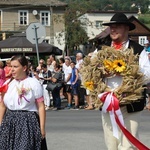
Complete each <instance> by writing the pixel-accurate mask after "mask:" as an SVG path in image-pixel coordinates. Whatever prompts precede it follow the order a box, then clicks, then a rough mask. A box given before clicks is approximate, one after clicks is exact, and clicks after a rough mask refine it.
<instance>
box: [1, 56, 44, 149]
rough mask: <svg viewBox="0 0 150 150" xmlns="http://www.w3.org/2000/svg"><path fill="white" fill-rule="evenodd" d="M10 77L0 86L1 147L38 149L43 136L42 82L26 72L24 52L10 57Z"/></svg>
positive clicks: (26, 62)
mask: <svg viewBox="0 0 150 150" xmlns="http://www.w3.org/2000/svg"><path fill="white" fill-rule="evenodd" d="M11 70H12V77H13V78H12V79H10V80H7V81H6V82H5V83H4V85H3V87H1V95H2V99H1V100H0V149H1V150H2V149H3V150H4V149H5V150H6V149H14V150H24V149H28V150H29V149H30V150H31V149H32V150H41V142H42V139H44V138H45V120H46V114H45V107H44V102H43V101H44V98H43V93H42V86H41V85H40V83H39V82H38V80H37V79H36V78H32V77H29V76H28V61H27V59H26V58H25V57H24V56H13V57H12V59H11Z"/></svg>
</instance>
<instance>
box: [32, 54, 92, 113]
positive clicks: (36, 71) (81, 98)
mask: <svg viewBox="0 0 150 150" xmlns="http://www.w3.org/2000/svg"><path fill="white" fill-rule="evenodd" d="M75 56H76V60H75V61H74V60H73V59H71V57H69V56H65V57H60V58H58V59H56V57H55V55H50V56H49V57H48V58H47V60H46V61H45V60H43V59H40V60H39V64H38V66H33V65H32V64H30V67H29V68H30V69H29V76H30V77H33V78H36V79H38V81H39V82H40V84H41V85H42V87H43V96H44V104H45V110H49V109H51V110H60V109H76V110H78V109H81V108H82V109H87V110H92V109H94V106H93V105H92V102H90V101H89V94H88V92H86V89H85V88H84V87H83V86H82V79H81V74H80V68H81V65H82V62H83V53H81V52H78V53H76V55H75ZM51 83H53V84H57V85H58V84H59V87H58V86H57V88H55V89H54V90H48V89H47V85H48V84H51ZM62 100H67V104H66V105H63V106H62V103H61V101H62Z"/></svg>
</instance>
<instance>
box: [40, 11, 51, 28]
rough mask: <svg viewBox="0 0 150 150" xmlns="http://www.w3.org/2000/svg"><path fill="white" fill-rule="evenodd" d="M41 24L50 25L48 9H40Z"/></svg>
mask: <svg viewBox="0 0 150 150" xmlns="http://www.w3.org/2000/svg"><path fill="white" fill-rule="evenodd" d="M40 15H41V17H40V18H41V24H42V25H44V26H50V12H49V11H41V12H40Z"/></svg>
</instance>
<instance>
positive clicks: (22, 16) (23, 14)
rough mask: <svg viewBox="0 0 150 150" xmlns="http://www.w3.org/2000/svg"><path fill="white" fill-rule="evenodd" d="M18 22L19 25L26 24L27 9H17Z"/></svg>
mask: <svg viewBox="0 0 150 150" xmlns="http://www.w3.org/2000/svg"><path fill="white" fill-rule="evenodd" d="M18 13H19V24H20V25H28V11H27V10H19V12H18Z"/></svg>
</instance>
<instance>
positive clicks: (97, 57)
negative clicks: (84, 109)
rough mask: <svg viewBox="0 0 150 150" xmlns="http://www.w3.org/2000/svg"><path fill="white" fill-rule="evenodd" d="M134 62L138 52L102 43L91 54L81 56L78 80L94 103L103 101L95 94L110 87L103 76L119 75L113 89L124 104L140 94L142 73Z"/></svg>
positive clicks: (98, 103) (136, 98)
mask: <svg viewBox="0 0 150 150" xmlns="http://www.w3.org/2000/svg"><path fill="white" fill-rule="evenodd" d="M138 63H139V62H138V55H134V53H133V49H126V50H125V51H123V50H119V51H117V50H115V49H114V48H112V47H108V46H103V47H102V49H101V50H100V51H98V52H97V53H96V54H94V56H93V57H92V58H90V57H88V56H86V57H85V58H84V61H83V65H82V68H81V70H80V73H81V75H82V83H83V85H84V87H85V88H86V89H88V90H90V96H91V98H92V101H93V104H94V105H95V107H101V106H102V105H103V104H102V102H101V101H100V100H99V99H98V94H100V93H103V92H109V91H111V89H110V88H109V87H108V86H107V85H106V84H105V82H104V78H106V77H110V78H111V77H113V76H116V75H119V76H121V77H122V83H121V85H120V86H119V87H118V88H116V89H115V90H114V91H113V93H114V94H115V96H116V97H117V98H118V99H119V102H120V104H128V103H131V102H133V101H136V100H138V99H139V98H141V97H142V91H143V89H144V88H143V80H144V75H143V74H142V73H141V72H140V70H139V65H138Z"/></svg>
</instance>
